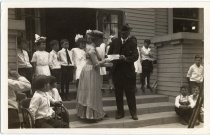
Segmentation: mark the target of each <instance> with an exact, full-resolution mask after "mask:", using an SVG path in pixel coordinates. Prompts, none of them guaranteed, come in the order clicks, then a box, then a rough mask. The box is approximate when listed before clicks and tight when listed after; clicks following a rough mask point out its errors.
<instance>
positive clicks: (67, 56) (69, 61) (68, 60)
mask: <svg viewBox="0 0 210 135" xmlns="http://www.w3.org/2000/svg"><path fill="white" fill-rule="evenodd" d="M66 58H67V62H68V64H71V60H70V57H69V53H68V50H67V49H66Z"/></svg>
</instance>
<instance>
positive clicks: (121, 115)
mask: <svg viewBox="0 0 210 135" xmlns="http://www.w3.org/2000/svg"><path fill="white" fill-rule="evenodd" d="M123 117H124V114H117V115H116V116H115V119H121V118H123Z"/></svg>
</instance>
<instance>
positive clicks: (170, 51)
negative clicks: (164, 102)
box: [157, 42, 182, 95]
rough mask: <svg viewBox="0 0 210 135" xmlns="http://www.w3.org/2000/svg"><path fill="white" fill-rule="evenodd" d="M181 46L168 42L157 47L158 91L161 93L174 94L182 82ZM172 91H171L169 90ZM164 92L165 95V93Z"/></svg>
mask: <svg viewBox="0 0 210 135" xmlns="http://www.w3.org/2000/svg"><path fill="white" fill-rule="evenodd" d="M181 49H182V48H181V46H180V45H172V44H170V42H168V43H166V44H164V45H163V46H160V47H158V49H157V51H158V59H157V61H158V68H157V69H158V70H157V81H158V86H157V89H158V92H159V93H161V94H163V93H165V94H166V93H167V94H169V95H174V94H176V92H174V91H179V86H180V85H181V83H182V81H181V80H182V79H181V78H182V76H181V74H180V73H181V71H182V67H181V52H182V51H181ZM171 91H172V92H171ZM167 94H166V95H167Z"/></svg>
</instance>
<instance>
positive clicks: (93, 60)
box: [89, 50, 100, 66]
mask: <svg viewBox="0 0 210 135" xmlns="http://www.w3.org/2000/svg"><path fill="white" fill-rule="evenodd" d="M89 55H90V58H91V61H92V63H93V65H94V66H99V64H100V63H99V61H98V58H97V56H96V52H95V51H94V50H90V52H89Z"/></svg>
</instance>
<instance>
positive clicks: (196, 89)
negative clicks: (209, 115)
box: [190, 85, 203, 125]
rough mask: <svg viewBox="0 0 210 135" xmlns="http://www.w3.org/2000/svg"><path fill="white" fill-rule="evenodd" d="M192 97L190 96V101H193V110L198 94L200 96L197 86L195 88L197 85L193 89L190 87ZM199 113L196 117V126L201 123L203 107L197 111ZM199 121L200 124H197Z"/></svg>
mask: <svg viewBox="0 0 210 135" xmlns="http://www.w3.org/2000/svg"><path fill="white" fill-rule="evenodd" d="M192 93H193V94H192V95H190V97H191V98H192V100H193V101H194V104H193V108H195V107H196V102H197V100H198V96H199V94H200V90H199V86H197V85H194V86H193V87H192ZM199 111H200V113H199V115H198V119H197V122H196V125H198V124H199V123H200V122H203V117H202V115H203V112H202V111H203V105H202V107H201V108H200V109H199ZM199 121H200V122H199Z"/></svg>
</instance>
